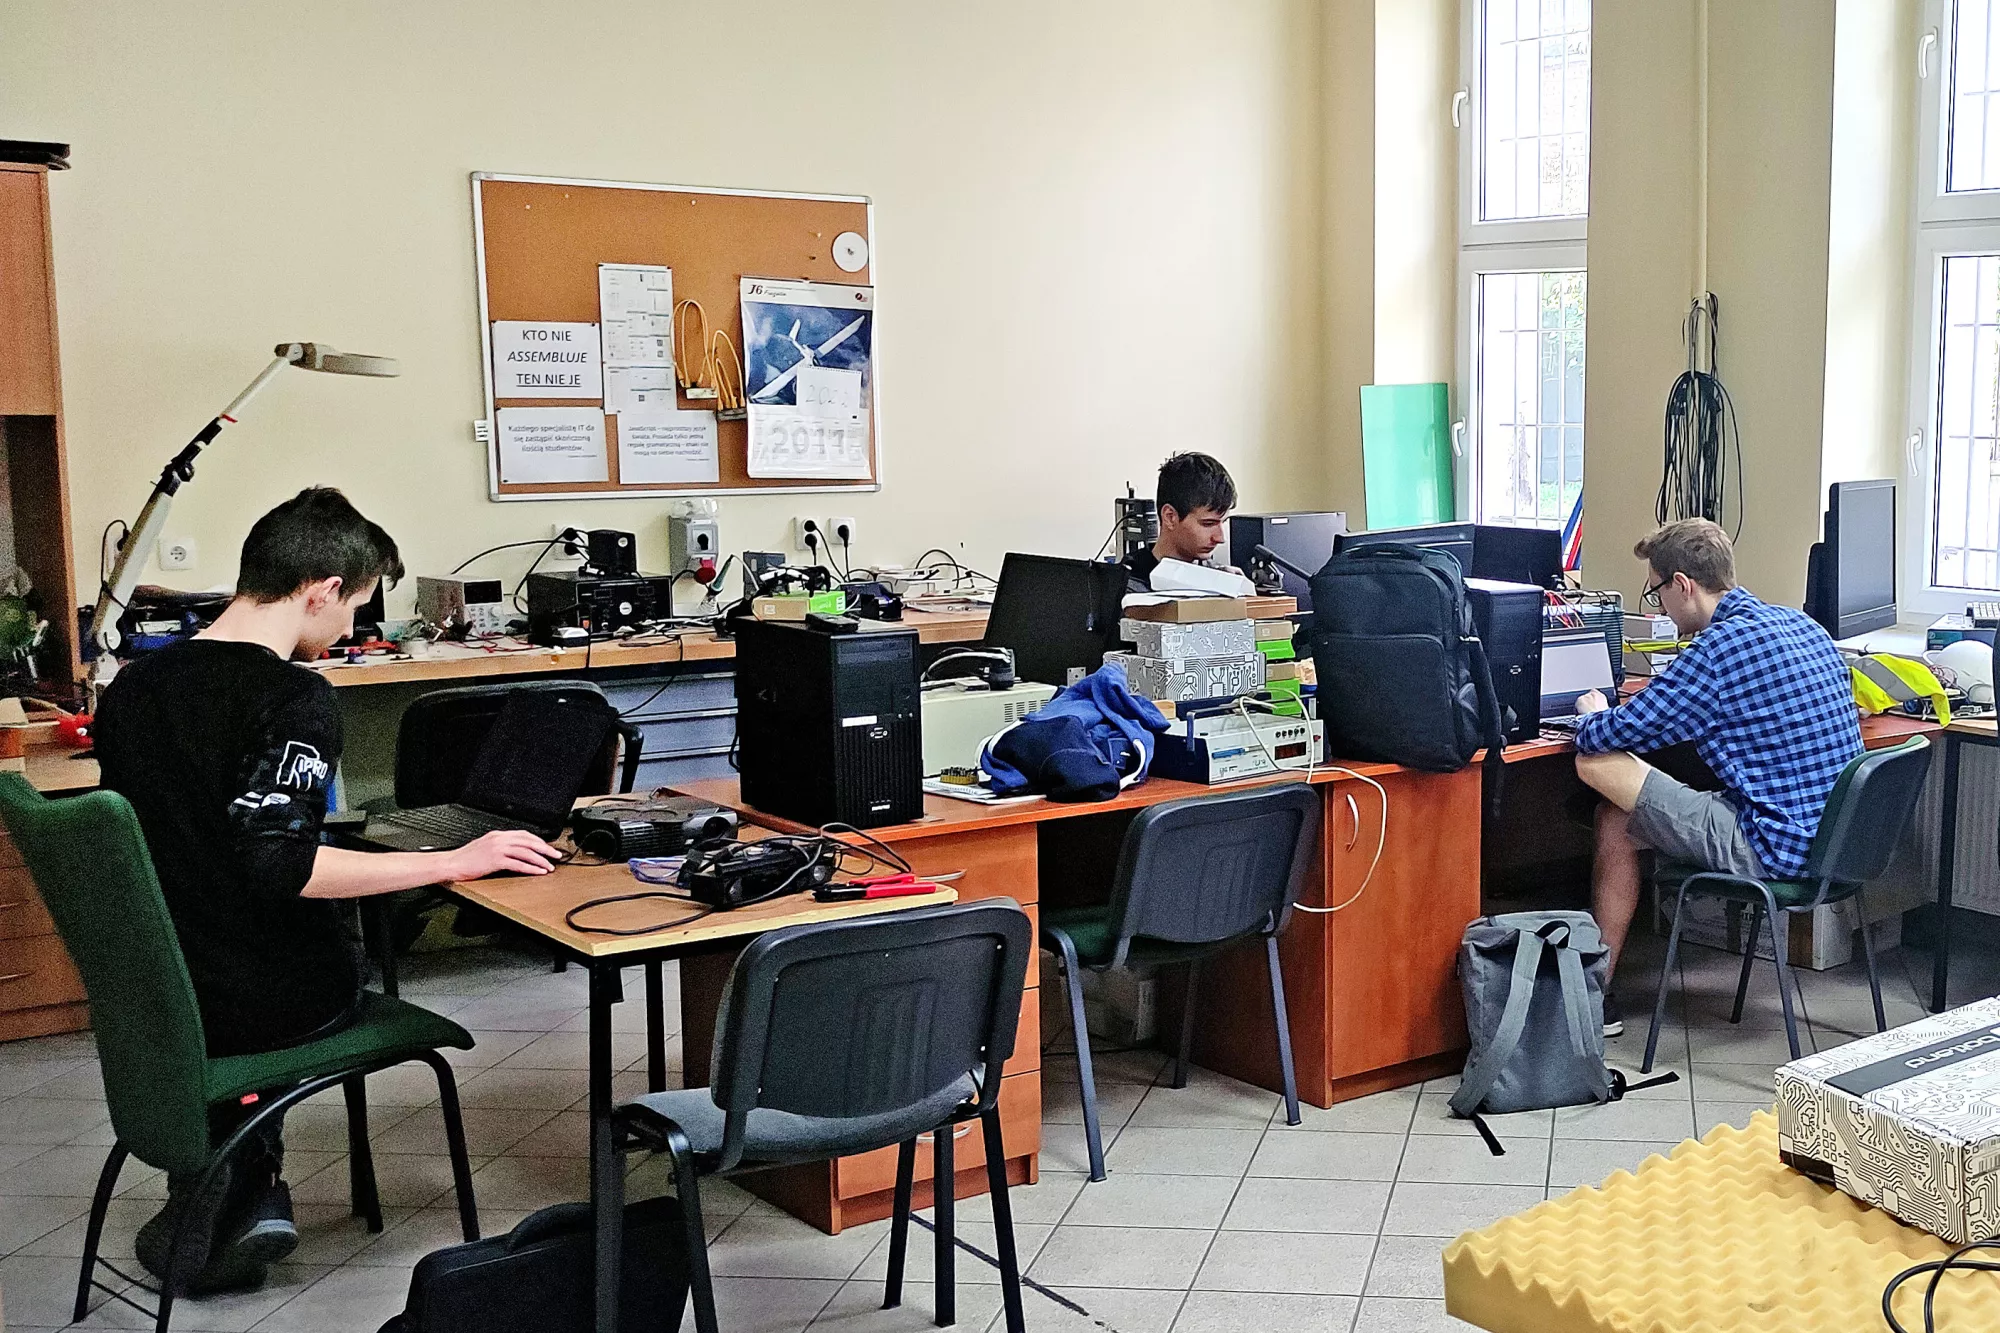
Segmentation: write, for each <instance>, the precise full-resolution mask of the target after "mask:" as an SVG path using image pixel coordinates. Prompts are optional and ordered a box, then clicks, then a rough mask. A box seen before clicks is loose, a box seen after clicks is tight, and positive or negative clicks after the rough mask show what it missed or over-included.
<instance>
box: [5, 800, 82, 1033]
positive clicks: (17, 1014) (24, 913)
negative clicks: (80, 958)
mask: <svg viewBox="0 0 2000 1333" xmlns="http://www.w3.org/2000/svg"><path fill="white" fill-rule="evenodd" d="M89 1026H90V1011H89V1009H88V1007H87V1006H86V1005H85V1004H84V997H83V979H82V978H81V977H79V976H78V975H77V974H76V966H75V965H74V964H73V963H71V962H70V959H69V953H68V951H67V950H65V949H64V948H63V944H62V941H61V940H60V939H58V938H57V937H56V927H55V922H54V921H52V920H51V919H50V918H49V913H48V908H47V907H45V906H43V904H42V896H41V894H39V893H38V892H36V890H35V881H34V879H33V877H32V876H30V875H29V874H28V868H27V867H26V866H24V865H23V864H21V855H20V850H19V849H18V848H16V847H15V846H14V840H13V839H12V838H10V837H8V836H7V835H6V834H5V833H4V832H0V1041H15V1040H18V1039H19V1038H22V1037H41V1036H46V1035H48V1034H49V1033H51V1032H75V1031H77V1030H78V1029H80V1028H86V1027H89Z"/></svg>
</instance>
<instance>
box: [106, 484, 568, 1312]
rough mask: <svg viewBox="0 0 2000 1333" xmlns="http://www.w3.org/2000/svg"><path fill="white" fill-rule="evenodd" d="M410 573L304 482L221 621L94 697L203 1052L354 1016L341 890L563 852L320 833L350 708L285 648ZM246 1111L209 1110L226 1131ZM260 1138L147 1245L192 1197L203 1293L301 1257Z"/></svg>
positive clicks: (350, 509)
mask: <svg viewBox="0 0 2000 1333" xmlns="http://www.w3.org/2000/svg"><path fill="white" fill-rule="evenodd" d="M402 572H403V566H402V561H401V558H400V557H399V556H398V554H397V551H396V544H395V542H394V541H392V540H391V539H390V537H389V534H388V533H386V532H384V531H383V530H382V529H381V528H379V527H377V526H376V525H375V524H373V523H371V522H369V521H368V520H367V519H365V518H363V517H362V516H361V515H360V513H358V512H357V511H356V510H355V508H354V506H353V505H351V504H349V503H348V501H347V499H346V497H345V496H343V495H342V494H341V493H340V492H339V491H336V490H332V489H329V488H322V487H315V488H311V489H308V490H304V491H301V492H299V494H298V495H297V496H295V497H293V498H292V499H290V500H287V501H286V502H285V503H284V504H281V505H279V506H278V507H277V508H276V509H273V510H272V511H271V512H270V513H268V514H266V515H264V517H263V518H261V519H259V520H258V521H257V523H256V526H254V527H253V528H251V530H250V536H249V538H248V539H247V540H246V541H245V542H244V543H243V555H242V563H241V569H240V572H239V574H238V576H237V583H236V596H235V599H234V600H233V601H231V602H230V604H229V606H228V608H227V609H226V610H224V611H223V613H222V614H221V615H220V616H218V617H217V618H216V621H215V623H214V624H213V625H211V626H210V627H209V628H207V629H206V630H203V631H202V632H201V633H200V634H198V635H196V636H195V637H194V638H193V639H191V640H189V641H187V642H185V643H182V644H177V645H175V646H174V647H172V648H168V649H166V650H165V651H163V652H160V653H156V654H154V655H152V656H150V657H144V658H141V659H139V660H138V661H136V662H133V663H132V664H130V665H129V666H126V667H124V668H123V669H121V670H120V671H119V673H118V675H117V677H116V678H115V679H114V680H113V681H112V683H111V685H110V686H109V688H108V689H107V690H106V691H105V694H104V697H103V699H102V701H101V704H100V706H99V708H98V712H97V721H96V731H95V746H96V751H97V758H98V762H99V764H100V765H101V767H102V772H103V783H104V786H105V787H107V788H109V789H110V790H112V791H115V792H117V793H119V794H120V795H122V796H124V797H125V799H126V800H128V801H130V802H131V803H132V807H133V809H134V810H135V811H136V812H137V813H138V816H139V824H140V827H141V829H142V830H143V831H144V832H145V835H146V845H147V847H148V849H149V850H150V851H151V853H152V858H153V868H154V870H155V872H156V873H157V874H158V876H159V881H160V890H161V893H162V894H163V895H164V897H165V899H166V904H167V911H168V914H169V915H170V916H171V917H172V918H173V922H174V930H175V933H176V934H177V935H178V936H179V939H180V945H181V952H182V954H183V955H184V956H185V957H186V959H187V968H188V976H189V978H190V979H191V980H192V981H193V983H194V991H195V999H196V1002H197V1004H198V1005H199V1007H200V1009H201V1016H202V1027H203V1030H204V1032H205V1034H206V1036H207V1040H208V1050H209V1054H210V1055H213V1056H225V1055H243V1054H249V1053H253V1052H258V1051H270V1050H277V1049H280V1048H282V1047H286V1046H293V1045H297V1044H298V1043H300V1042H304V1041H309V1040H313V1039H315V1038H318V1037H322V1036H325V1035H328V1034H330V1033H332V1032H336V1031H338V1030H339V1029H340V1028H341V1027H342V1026H344V1025H345V1024H347V1023H348V1022H350V1021H352V1018H353V1015H354V1013H355V1011H356V1009H357V1007H358V1005H359V1003H360V997H361V979H362V969H361V966H360V958H359V957H358V955H357V952H356V949H355V946H354V943H353V941H352V939H351V937H350V935H349V933H348V931H347V928H346V925H345V922H344V919H343V908H342V907H341V905H340V904H339V903H338V902H337V901H336V900H337V899H342V898H358V897H364V896H367V895H371V894H378V893H393V892H396V891H397V890H400V889H411V888H416V887H418V886H420V885H424V884H437V883H442V882H446V881H450V880H461V879H476V878H478V877H480V876H482V875H489V874H492V873H494V872H496V871H501V870H507V871H514V872H517V873H522V874H543V873H546V872H547V871H548V870H549V868H550V867H551V865H552V864H553V862H552V858H553V857H554V856H555V855H556V853H555V851H554V849H552V848H550V847H549V846H548V845H547V844H545V843H543V842H542V841H541V840H540V839H539V838H536V837H535V836H533V835H532V834H529V833H526V832H522V831H514V830H508V831H503V832H498V833H489V834H487V835H486V836H485V837H483V838H481V839H479V840H478V841H477V842H474V843H471V844H470V845H468V846H466V847H463V848H460V849H459V850H457V851H453V852H430V853H424V852H391V853H381V854H371V853H367V852H357V851H347V850H343V849H339V848H334V847H326V846H322V845H320V842H319V834H320V825H321V821H322V819H323V818H324V816H325V814H326V809H327V802H328V793H329V790H330V788H331V785H332V780H333V771H334V768H335V766H336V765H337V764H338V763H339V761H340V746H341V732H340V713H339V710H338V709H337V707H336V706H335V704H334V701H333V689H332V687H331V686H330V685H328V684H327V681H326V678H325V677H323V676H321V675H319V674H317V673H315V672H312V671H308V670H306V669H305V668H303V667H300V666H295V665H293V663H294V662H306V661H311V660H313V659H314V658H317V657H318V656H319V655H320V654H321V653H323V652H325V651H326V649H327V647H328V646H329V645H330V644H332V643H333V641H334V640H335V639H338V638H342V637H344V636H346V635H348V634H350V633H352V632H353V628H354V609H355V607H356V606H358V605H359V604H360V603H362V602H364V601H366V600H367V599H368V598H369V597H370V596H371V595H373V593H374V591H375V588H376V585H377V584H378V583H380V582H381V581H382V580H383V579H385V578H387V579H391V580H393V579H396V578H399V577H401V575H402ZM245 1115H247V1112H237V1113H235V1114H232V1115H218V1116H216V1117H214V1124H213V1129H214V1131H215V1133H216V1134H217V1136H218V1138H217V1141H218V1142H219V1141H220V1138H221V1137H222V1136H224V1135H226V1134H227V1133H228V1132H229V1131H230V1130H231V1129H233V1128H234V1126H235V1125H236V1124H239V1123H241V1120H242V1118H243V1117H244V1116H245ZM264 1149H265V1150H264V1152H263V1153H262V1154H261V1157H260V1159H259V1160H256V1161H246V1162H243V1163H239V1165H238V1167H237V1169H236V1170H235V1171H233V1172H232V1173H231V1179H230V1180H229V1182H227V1186H226V1189H225V1191H224V1192H223V1194H222V1196H221V1197H220V1198H212V1199H208V1200H201V1201H196V1200H192V1199H190V1198H189V1197H188V1194H189V1191H190V1190H191V1188H192V1185H193V1182H192V1181H182V1180H174V1181H170V1182H169V1200H168V1203H167V1206H166V1207H165V1208H163V1209H162V1210H161V1211H160V1214H159V1215H158V1216H157V1217H155V1218H154V1219H153V1220H152V1221H150V1222H148V1223H147V1224H146V1226H145V1227H144V1228H142V1229H141V1231H140V1234H139V1242H138V1246H137V1249H138V1255H139V1258H140V1260H141V1262H142V1263H144V1264H145V1266H146V1267H147V1268H148V1269H150V1270H151V1271H152V1272H153V1273H154V1275H155V1276H160V1275H161V1274H163V1272H164V1269H165V1255H166V1248H167V1245H168V1243H169V1239H170V1237H171V1236H172V1234H173V1224H174V1220H175V1218H176V1217H177V1216H178V1215H179V1211H180V1210H181V1209H183V1208H188V1207H195V1208H200V1209H201V1210H202V1215H203V1217H204V1222H205V1225H206V1226H207V1227H208V1228H210V1231H209V1235H210V1238H211V1244H210V1246H209V1252H208V1259H207V1263H206V1265H205V1266H204V1267H203V1269H202V1271H201V1274H200V1276H199V1277H197V1278H196V1279H195V1281H194V1283H193V1284H192V1289H193V1290H196V1291H210V1290H223V1289H226V1288H232V1287H240V1286H245V1285H256V1284H258V1283H261V1282H262V1280H263V1277H264V1268H265V1265H267V1264H269V1263H272V1262H275V1261H277V1260H279V1259H282V1258H284V1257H285V1256H286V1255H288V1254H290V1253H291V1251H292V1249H293V1248H294V1247H295V1246H296V1245H297V1244H298V1232H297V1230H296V1228H295V1227H294V1225H293V1223H292V1217H291V1199H290V1194H289V1192H288V1191H287V1189H286V1187H285V1185H284V1183H283V1181H282V1180H280V1178H279V1168H280V1165H281V1162H282V1145H281V1143H280V1142H279V1140H278V1135H277V1132H276V1129H275V1127H272V1128H271V1129H270V1132H269V1133H268V1136H267V1141H266V1143H265V1145H264Z"/></svg>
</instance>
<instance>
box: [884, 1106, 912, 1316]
mask: <svg viewBox="0 0 2000 1333" xmlns="http://www.w3.org/2000/svg"><path fill="white" fill-rule="evenodd" d="M916 1179H917V1141H916V1140H915V1139H905V1140H904V1141H903V1142H901V1143H899V1144H897V1145H896V1205H895V1209H894V1211H893V1212H892V1213H891V1214H890V1217H889V1277H888V1280H887V1281H886V1282H884V1283H883V1285H882V1308H883V1309H884V1310H893V1309H895V1308H896V1307H897V1306H899V1305H901V1304H902V1303H903V1260H904V1258H905V1256H907V1255H908V1253H909V1250H910V1192H911V1190H912V1189H914V1188H915V1185H916Z"/></svg>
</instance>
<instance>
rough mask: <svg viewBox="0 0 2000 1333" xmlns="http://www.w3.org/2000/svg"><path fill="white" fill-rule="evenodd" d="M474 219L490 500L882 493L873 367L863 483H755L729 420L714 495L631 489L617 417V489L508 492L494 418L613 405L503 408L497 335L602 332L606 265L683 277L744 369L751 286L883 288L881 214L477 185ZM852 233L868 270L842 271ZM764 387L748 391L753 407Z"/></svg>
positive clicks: (784, 202)
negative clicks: (499, 327) (521, 326)
mask: <svg viewBox="0 0 2000 1333" xmlns="http://www.w3.org/2000/svg"><path fill="white" fill-rule="evenodd" d="M472 216H473V236H474V243H475V247H476V258H477V263H478V282H479V326H480V349H481V359H482V362H483V365H484V367H485V384H486V422H487V434H488V444H487V460H486V461H487V478H488V492H489V494H490V495H491V497H492V498H493V499H495V500H526V499H537V498H541V497H546V496H551V495H563V496H577V497H583V498H590V497H593V496H604V497H613V496H626V497H629V496H635V495H731V494H738V495H741V494H756V493H758V492H762V491H775V492H798V491H840V490H876V489H879V488H880V486H881V481H882V433H881V419H880V414H879V410H878V406H877V404H878V398H879V395H878V393H877V390H876V378H877V376H876V371H875V366H874V364H873V363H872V360H871V365H870V368H869V372H868V374H867V376H866V378H865V380H864V382H863V390H862V402H861V411H862V413H863V414H864V415H865V418H866V421H867V423H868V432H867V472H868V475H867V477H865V478H857V477H844V478H832V477H829V478H814V477H805V476H798V475H788V476H782V477H752V476H751V475H750V474H749V470H748V468H749V447H750V439H749V425H748V423H747V422H745V421H743V420H733V421H732V420H720V421H718V422H717V423H716V445H717V454H716V480H715V481H713V482H706V481H696V482H680V483H675V482H657V481H643V482H630V481H625V480H621V479H620V477H619V448H618V440H617V430H618V421H619V417H618V415H617V414H615V413H614V414H613V415H609V416H607V417H606V418H605V419H604V447H605V452H606V455H607V459H606V480H603V481H582V482H579V481H563V482H534V481H525V482H512V481H503V480H502V472H501V458H500V440H499V436H500V430H499V428H498V420H499V419H498V417H497V416H496V411H497V409H501V408H519V407H570V408H588V407H599V406H604V405H605V400H604V399H603V398H602V397H598V398H595V399H579V398H577V397H575V396H574V395H571V396H567V397H562V398H535V397H509V396H506V394H505V392H503V393H502V394H501V396H497V397H496V386H497V385H498V383H499V378H498V377H497V376H496V373H495V364H494V347H495V324H496V322H500V321H537V322H544V323H577V324H583V323H590V324H595V323H597V322H598V320H599V286H598V281H599V275H598V265H600V264H632V265H661V266H665V267H668V268H670V269H672V284H673V298H674V300H675V301H676V302H679V301H681V300H684V299H689V298H691V299H693V300H695V301H698V302H699V303H700V304H701V307H702V311H703V314H704V316H705V318H706V322H707V326H708V328H709V329H710V330H711V331H712V330H716V329H720V330H722V331H723V332H724V333H726V334H727V335H728V338H729V340H730V342H731V343H732V344H733V345H734V346H735V348H737V349H738V352H739V355H743V354H744V353H745V350H746V349H744V337H743V327H742V323H743V321H742V307H741V303H740V299H739V296H740V288H741V279H744V278H772V279H780V280H801V279H803V280H809V281H813V282H822V283H836V284H851V285H856V286H868V285H872V284H873V282H874V276H873V274H874V259H875V256H874V234H873V226H872V223H873V208H872V206H871V204H870V202H869V201H868V200H867V199H866V198H863V197H858V196H852V197H851V196H834V195H806V194H775V193H761V192H756V191H748V190H720V189H693V188H688V187H683V186H675V185H642V184H628V183H624V182H608V181H583V180H561V179H552V178H545V177H533V176H507V175H497V174H493V173H488V172H475V173H473V177H472ZM846 233H855V234H858V235H859V236H861V237H862V238H863V239H864V241H865V242H866V251H865V256H866V257H865V261H864V262H863V264H862V266H861V267H860V268H859V269H858V270H849V269H844V268H842V267H841V266H840V265H839V264H838V263H836V261H835V257H834V253H833V252H834V242H835V238H836V237H839V236H842V235H843V234H846ZM795 327H796V326H795ZM747 369H748V367H747V366H746V370H747ZM757 387H758V386H757V385H755V384H746V385H745V386H744V388H745V392H746V393H749V394H752V395H754V394H755V392H756V390H757ZM674 395H675V398H676V400H677V406H678V408H679V409H680V410H682V411H688V410H694V409H705V408H713V407H714V406H715V400H713V399H708V400H701V399H695V398H689V397H687V396H686V395H685V393H684V392H682V391H681V390H680V389H679V388H678V387H676V389H675V390H674ZM857 447H858V446H857Z"/></svg>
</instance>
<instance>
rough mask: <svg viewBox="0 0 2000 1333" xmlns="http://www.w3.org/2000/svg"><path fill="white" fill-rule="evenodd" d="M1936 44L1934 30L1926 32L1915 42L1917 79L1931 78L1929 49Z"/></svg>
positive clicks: (1936, 37) (1935, 31) (1935, 32)
mask: <svg viewBox="0 0 2000 1333" xmlns="http://www.w3.org/2000/svg"><path fill="white" fill-rule="evenodd" d="M1937 42H1938V32H1937V29H1936V28H1932V29H1931V30H1930V31H1929V32H1926V33H1925V34H1924V35H1923V37H1922V38H1921V39H1919V41H1918V42H1917V77H1918V78H1920V79H1928V78H1929V77H1930V76H1931V48H1932V47H1934V46H1936V45H1937Z"/></svg>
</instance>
